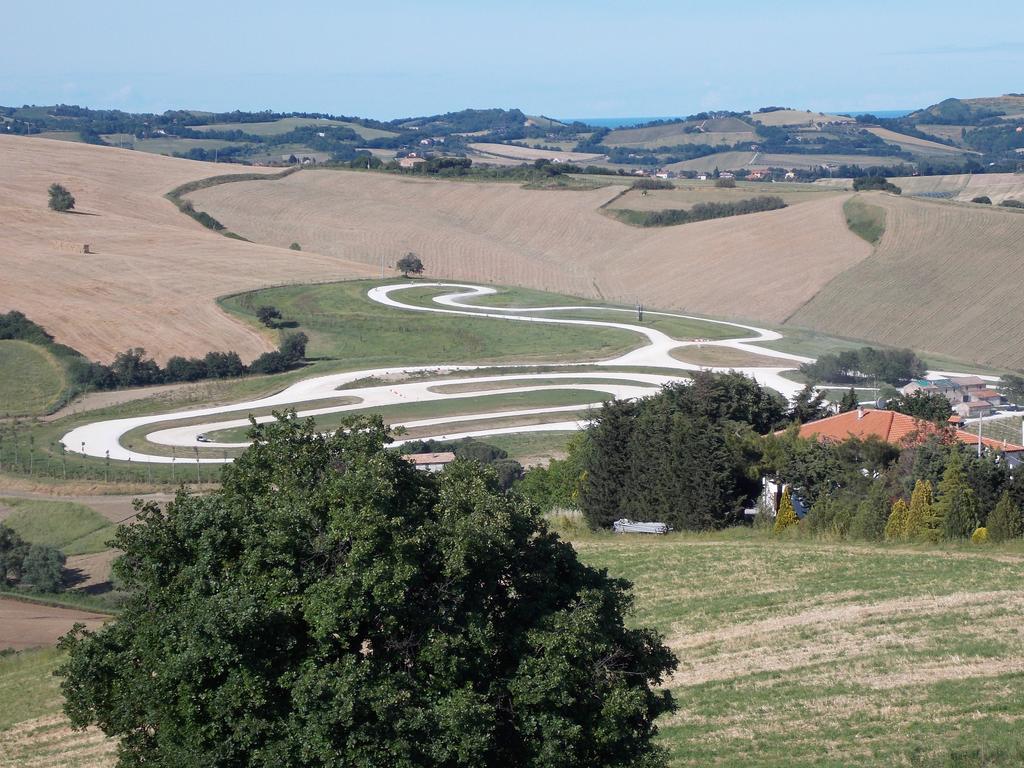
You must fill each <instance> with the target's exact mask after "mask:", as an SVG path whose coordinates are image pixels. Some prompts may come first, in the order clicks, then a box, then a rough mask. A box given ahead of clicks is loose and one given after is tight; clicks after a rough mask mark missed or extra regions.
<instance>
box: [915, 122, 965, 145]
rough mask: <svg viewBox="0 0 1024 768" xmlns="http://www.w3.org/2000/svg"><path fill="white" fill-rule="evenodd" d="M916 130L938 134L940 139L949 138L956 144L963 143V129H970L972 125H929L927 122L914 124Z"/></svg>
mask: <svg viewBox="0 0 1024 768" xmlns="http://www.w3.org/2000/svg"><path fill="white" fill-rule="evenodd" d="M914 127H915V128H917V130H919V131H921V133H927V134H929V135H930V136H938V137H939V138H941V139H949V140H950V141H952V142H954V143H956V144H963V131H964V129H967V130H970V129H971V128H972V127H973V126H969V125H930V124H928V123H921V124H919V125H915V126H914Z"/></svg>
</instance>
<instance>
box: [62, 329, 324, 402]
mask: <svg viewBox="0 0 1024 768" xmlns="http://www.w3.org/2000/svg"><path fill="white" fill-rule="evenodd" d="M308 342H309V338H308V337H307V336H306V334H305V333H303V332H302V331H298V332H296V333H290V334H288V335H287V336H285V337H284V339H282V341H281V344H280V346H279V347H278V348H277V349H276V350H274V351H273V352H264V353H263V354H262V355H260V356H259V357H257V358H256V359H255V360H253V361H252V362H251V363H250V364H249V365H245V364H244V363H243V362H242V359H241V358H240V357H239V356H238V353H237V352H207V353H206V355H205V356H203V357H182V356H180V355H176V356H174V357H172V358H170V359H169V360H168V361H167V364H166V365H165V366H164V367H163V368H161V367H160V364H159V363H157V362H156V361H155V360H153V359H152V358H150V357H146V350H145V349H143V348H142V347H133V348H131V349H127V350H125V351H124V352H119V353H118V354H117V355H116V356H115V357H114V361H113V362H112V363H111V364H110V365H104V364H103V363H95V362H87V363H85V364H84V365H72V366H71V367H70V372H71V375H72V378H73V380H74V381H76V382H77V383H79V384H83V385H87V386H90V387H92V388H94V389H117V388H121V387H144V386H149V385H151V384H170V383H175V382H181V381H199V380H201V379H229V378H235V377H238V376H245V375H246V374H269V373H281V372H282V371H287V370H290V369H291V368H294V367H296V366H298V365H300V364H301V363H302V361H303V360H304V359H305V356H306V345H307V343H308Z"/></svg>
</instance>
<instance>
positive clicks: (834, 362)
mask: <svg viewBox="0 0 1024 768" xmlns="http://www.w3.org/2000/svg"><path fill="white" fill-rule="evenodd" d="M800 372H801V373H802V374H803V375H804V376H806V377H807V379H809V380H810V381H811V382H814V383H819V382H827V383H829V384H857V383H861V382H865V381H882V382H885V383H887V384H891V385H892V386H900V385H903V384H906V383H907V382H908V381H910V380H911V379H919V378H922V377H923V376H924V375H925V372H926V368H925V364H924V361H922V360H921V358H919V357H918V356H917V355H916V354H914V352H913V351H912V350H909V349H877V348H874V347H861V348H860V349H851V350H844V351H843V352H836V353H828V354H824V355H821V356H820V357H819V358H818V359H817V360H815V361H814V362H813V363H804V364H802V365H801V366H800Z"/></svg>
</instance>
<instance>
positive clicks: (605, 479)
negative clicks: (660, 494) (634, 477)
mask: <svg viewBox="0 0 1024 768" xmlns="http://www.w3.org/2000/svg"><path fill="white" fill-rule="evenodd" d="M635 410H636V409H635V406H634V405H633V404H632V403H628V402H625V401H611V402H608V403H606V404H605V405H604V407H603V408H602V409H601V412H600V413H599V414H598V417H597V421H596V424H595V425H594V427H593V428H591V429H590V430H589V435H590V441H591V448H592V450H591V451H590V453H589V455H588V457H587V466H586V468H585V471H586V482H585V483H584V484H583V487H582V489H581V494H580V495H581V502H582V507H583V515H584V517H585V518H586V521H587V524H588V525H589V526H590V527H591V528H609V527H611V524H612V523H614V522H615V521H616V520H617V519H619V518H620V517H621V516H622V511H623V510H622V507H623V500H624V492H625V489H626V484H627V480H628V478H629V474H630V451H629V448H630V442H631V441H630V437H631V436H632V433H633V414H634V412H635Z"/></svg>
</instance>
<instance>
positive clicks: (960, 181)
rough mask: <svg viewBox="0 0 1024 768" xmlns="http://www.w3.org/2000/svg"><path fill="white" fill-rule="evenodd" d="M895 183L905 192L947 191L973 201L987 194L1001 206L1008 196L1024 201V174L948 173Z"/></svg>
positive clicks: (916, 193) (905, 178)
mask: <svg viewBox="0 0 1024 768" xmlns="http://www.w3.org/2000/svg"><path fill="white" fill-rule="evenodd" d="M892 182H893V184H895V185H896V186H898V187H899V188H900V189H902V190H903V194H905V195H920V194H935V193H946V194H948V195H949V196H950V197H951V198H952V199H954V200H961V201H963V202H970V201H971V200H973V199H974V198H975V197H978V196H981V195H985V196H987V197H988V198H990V199H991V200H992V203H993V204H994V205H998V204H999V203H1001V202H1002V201H1003V200H1005V199H1007V198H1014V199H1016V200H1021V201H1024V173H980V174H970V173H959V174H953V175H948V176H901V177H898V178H894V179H892Z"/></svg>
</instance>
